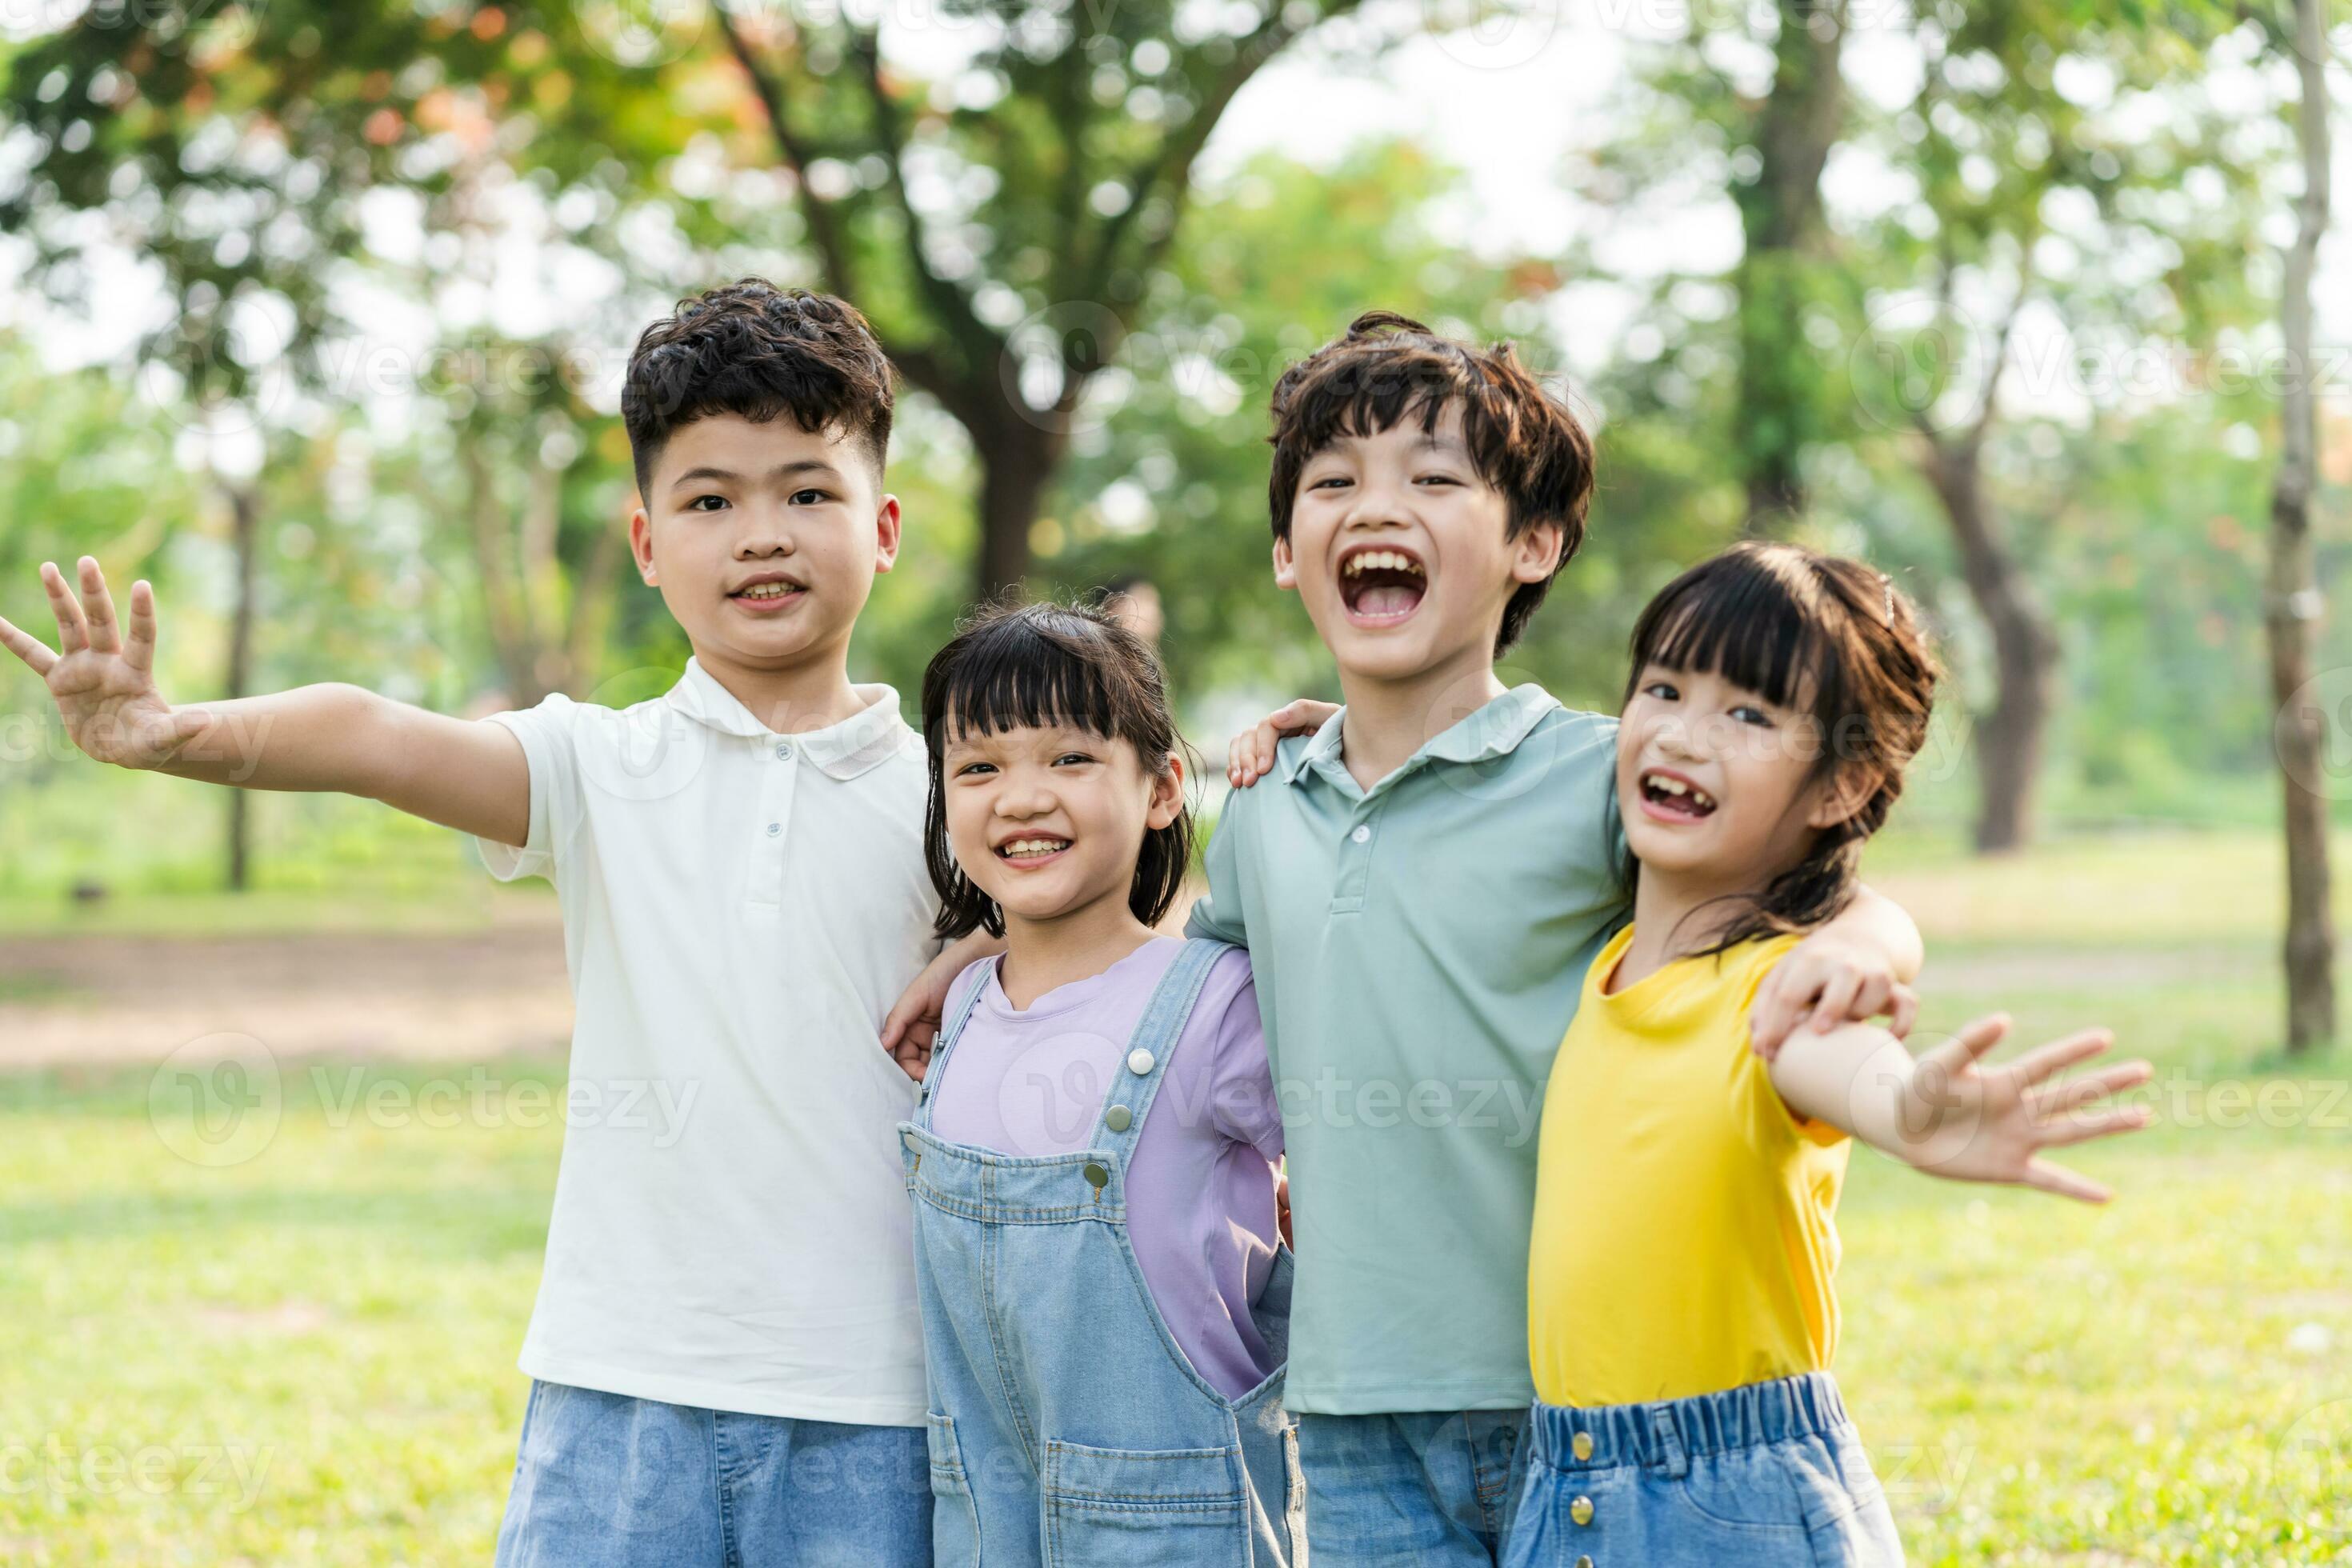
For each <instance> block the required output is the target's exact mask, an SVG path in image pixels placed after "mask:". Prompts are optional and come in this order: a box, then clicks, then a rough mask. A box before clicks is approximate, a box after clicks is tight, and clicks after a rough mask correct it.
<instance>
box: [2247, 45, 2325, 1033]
mask: <svg viewBox="0 0 2352 1568" xmlns="http://www.w3.org/2000/svg"><path fill="white" fill-rule="evenodd" d="M2321 10H2322V4H2321V0H2296V3H2295V7H2294V15H2295V31H2296V48H2295V51H2294V52H2295V57H2296V58H2295V67H2296V70H2297V73H2298V75H2299V77H2300V79H2301V83H2302V93H2303V100H2302V103H2301V106H2300V108H2299V109H2298V110H2297V115H2296V130H2297V135H2298V141H2299V142H2300V144H2301V147H2302V152H2303V178H2304V188H2303V196H2302V199H2301V201H2300V202H2299V203H2298V204H2297V207H2296V218H2297V223H2296V229H2295V237H2294V245H2293V246H2292V247H2289V248H2288V250H2287V254H2286V273H2285V282H2284V292H2283V294H2282V297H2281V299H2280V302H2279V323H2280V330H2281V335H2282V338H2283V341H2284V348H2285V352H2286V367H2285V369H2286V374H2285V377H2284V382H2285V387H2286V392H2285V395H2284V399H2283V400H2282V407H2281V410H2280V414H2281V418H2282V421H2283V425H2284V429H2283V433H2282V439H2281V442H2280V450H2279V467H2278V474H2277V478H2276V479H2275V482H2274V484H2273V489H2272V492H2271V562H2270V580H2269V595H2268V602H2267V604H2266V605H2265V606H2264V613H2263V624H2264V628H2265V630H2266V631H2267V632H2268V634H2269V640H2270V656H2271V658H2270V664H2271V697H2272V700H2273V703H2275V704H2276V710H2277V713H2278V724H2277V742H2278V753H2279V768H2280V772H2281V773H2282V774H2283V776H2284V784H2285V794H2286V889H2287V894H2286V902H2287V917H2286V950H2285V960H2286V995H2287V1003H2286V1013H2287V1016H2286V1044H2287V1049H2288V1050H2289V1051H2291V1052H2296V1053H2300V1052H2304V1051H2308V1050H2311V1049H2313V1048H2314V1047H2317V1046H2321V1045H2325V1044H2326V1043H2329V1042H2331V1041H2333V1040H2334V1039H2335V1037H2336V972H2335V966H2336V928H2335V921H2334V918H2333V916H2332V914H2331V913H2330V911H2329V909H2328V884H2329V881H2330V875H2329V870H2328V864H2327V797H2326V794H2325V793H2324V790H2323V775H2322V773H2321V771H2320V770H2321V767H2322V765H2323V758H2322V755H2321V748H2322V746H2323V744H2324V742H2325V739H2326V722H2327V715H2326V712H2325V710H2323V708H2322V706H2321V704H2319V703H2318V702H2317V701H2315V700H2313V698H2312V695H2311V693H2310V692H2309V691H2308V690H2307V689H2306V688H2308V687H2309V685H2310V683H2311V680H2312V667H2313V664H2314V662H2315V651H2316V647H2317V643H2318V633H2319V621H2320V616H2321V613H2322V611H2323V610H2324V608H2325V607H2326V599H2325V598H2324V596H2323V595H2322V594H2321V592H2320V587H2319V576H2318V568H2317V562H2316V558H2315V552H2314V549H2313V545H2312V538H2311V498H2312V492H2313V490H2314V489H2315V487H2316V484H2317V478H2318V475H2317V468H2318V442H2319V429H2318V410H2317V403H2316V398H2315V395H2314V388H2313V385H2312V382H2313V378H2314V377H2315V375H2316V374H2318V368H2319V367H2318V364H2317V362H2316V361H2315V359H2314V357H2313V352H2312V300H2311V289H2312V278H2313V274H2314V272H2315V270H2316V268H2317V266H2318V261H2319V244H2320V238H2321V237H2322V236H2323V235H2325V234H2326V232H2327V218H2328V212H2327V207H2328V179H2329V171H2328V164H2329V156H2328V153H2329V148H2328V141H2327V137H2328V125H2327V72H2326V61H2327V59H2328V54H2327V50H2326V27H2325V24H2324V22H2323V20H2322V17H2321Z"/></svg>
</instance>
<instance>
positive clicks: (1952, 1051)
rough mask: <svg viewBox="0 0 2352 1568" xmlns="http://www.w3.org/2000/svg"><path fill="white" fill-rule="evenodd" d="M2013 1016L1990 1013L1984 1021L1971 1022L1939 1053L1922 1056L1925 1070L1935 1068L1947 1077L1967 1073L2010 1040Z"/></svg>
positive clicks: (1973, 1019)
mask: <svg viewBox="0 0 2352 1568" xmlns="http://www.w3.org/2000/svg"><path fill="white" fill-rule="evenodd" d="M2009 1024H2010V1020H2009V1015H2008V1014H2006V1013H1989V1014H1987V1015H1986V1016H1983V1017H1981V1018H1971V1019H1969V1021H1968V1022H1967V1023H1965V1024H1962V1025H1961V1026H1960V1032H1959V1033H1958V1034H1957V1035H1954V1036H1953V1037H1951V1038H1950V1039H1948V1040H1946V1041H1944V1042H1943V1043H1942V1044H1941V1045H1939V1046H1937V1047H1936V1048H1935V1049H1933V1050H1930V1051H1926V1052H1923V1053H1921V1055H1920V1058H1919V1065H1920V1066H1921V1067H1923V1068H1924V1067H1930V1066H1932V1067H1935V1068H1938V1069H1940V1070H1941V1071H1944V1072H1947V1073H1958V1072H1963V1071H1966V1070H1967V1069H1968V1068H1969V1067H1970V1066H1972V1065H1973V1064H1974V1063H1975V1062H1976V1061H1977V1060H1978V1058H1980V1057H1982V1056H1983V1055H1984V1054H1985V1053H1986V1052H1987V1051H1990V1050H1991V1049H1992V1048H1993V1047H1995V1046H1997V1045H1999V1044H2000V1043H2001V1041H2003V1040H2005V1039H2007V1038H2008V1037H2009Z"/></svg>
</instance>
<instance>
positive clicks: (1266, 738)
mask: <svg viewBox="0 0 2352 1568" xmlns="http://www.w3.org/2000/svg"><path fill="white" fill-rule="evenodd" d="M1251 739H1252V740H1254V741H1255V742H1256V745H1255V747H1254V748H1253V750H1252V752H1251V755H1250V762H1251V764H1252V766H1251V768H1250V774H1251V776H1252V777H1255V776H1256V775H1257V774H1259V773H1265V772H1266V771H1267V770H1268V769H1270V768H1272V767H1273V766H1274V759H1275V756H1276V751H1277V749H1278V748H1279V747H1280V746H1281V744H1282V731H1280V730H1277V729H1276V728H1275V727H1274V726H1273V725H1272V724H1260V725H1259V726H1258V727H1257V730H1256V732H1255V734H1254V735H1253V736H1252V737H1251Z"/></svg>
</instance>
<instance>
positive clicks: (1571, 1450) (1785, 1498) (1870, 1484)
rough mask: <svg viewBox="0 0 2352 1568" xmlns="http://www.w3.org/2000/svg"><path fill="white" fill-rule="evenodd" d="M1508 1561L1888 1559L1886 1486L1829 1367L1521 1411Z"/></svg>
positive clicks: (1670, 1567) (1618, 1566) (1618, 1564)
mask: <svg viewBox="0 0 2352 1568" xmlns="http://www.w3.org/2000/svg"><path fill="white" fill-rule="evenodd" d="M1520 1471H1521V1476H1520V1479H1519V1482H1518V1488H1517V1508H1516V1509H1515V1510H1514V1511H1513V1515H1512V1520H1511V1528H1510V1537H1509V1540H1508V1541H1507V1542H1506V1544H1505V1547H1504V1551H1503V1564H1504V1568H1538V1565H1539V1564H1550V1563H1559V1564H1561V1565H1562V1568H1683V1565H1685V1564H1686V1565H1688V1568H1714V1565H1716V1564H1722V1563H1737V1564H1738V1565H1739V1568H1887V1565H1890V1564H1898V1563H1901V1562H1902V1561H1903V1545H1902V1542H1900V1541H1899V1540H1898V1539H1897V1538H1896V1536H1895V1519H1894V1516H1893V1515H1892V1514H1891V1513H1890V1512H1889V1511H1888V1510H1887V1507H1886V1494H1885V1491H1884V1490H1883V1489H1881V1488H1880V1487H1879V1484H1878V1478H1877V1477H1876V1476H1874V1475H1873V1474H1872V1473H1871V1468H1870V1461H1869V1459H1868V1458H1866V1457H1865V1456H1864V1453H1863V1449H1862V1438H1861V1436H1860V1435H1859V1434H1857V1433H1856V1432H1855V1431H1854V1427H1853V1421H1852V1420H1851V1419H1850V1418H1849V1417H1848V1416H1847V1415H1846V1413H1845V1402H1844V1401H1843V1400H1842V1399H1840V1398H1839V1397H1838V1390H1837V1384H1836V1382H1835V1381H1834V1380H1833V1379H1832V1378H1831V1376H1830V1374H1829V1373H1825V1372H1816V1373H1806V1374H1805V1375H1804V1376H1802V1377H1787V1378H1780V1379H1778V1380H1777V1381H1774V1382H1771V1383H1757V1384H1748V1386H1747V1387H1745V1388H1733V1389H1727V1390H1726V1391H1724V1392H1723V1393H1721V1394H1699V1395H1696V1397H1693V1398H1689V1399H1668V1400H1661V1401H1659V1402H1658V1403H1656V1404H1654V1405H1602V1406H1600V1407H1598V1408H1595V1409H1590V1410H1580V1409H1577V1408H1574V1407H1572V1406H1569V1405H1544V1404H1541V1403H1538V1405H1536V1406H1535V1408H1534V1410H1533V1412H1532V1413H1531V1414H1530V1415H1529V1416H1528V1439H1527V1442H1526V1445H1525V1455H1524V1458H1523V1459H1522V1461H1521V1465H1520Z"/></svg>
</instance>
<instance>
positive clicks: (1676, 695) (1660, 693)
mask: <svg viewBox="0 0 2352 1568" xmlns="http://www.w3.org/2000/svg"><path fill="white" fill-rule="evenodd" d="M1642 695H1643V696H1644V697H1654V698H1656V699H1657V700H1659V701H1661V702H1675V701H1679V700H1681V699H1682V693H1681V692H1679V691H1676V690H1675V688H1674V683H1673V682H1672V681H1666V680H1653V681H1652V682H1650V684H1649V685H1647V686H1644V687H1643V688H1642Z"/></svg>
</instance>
